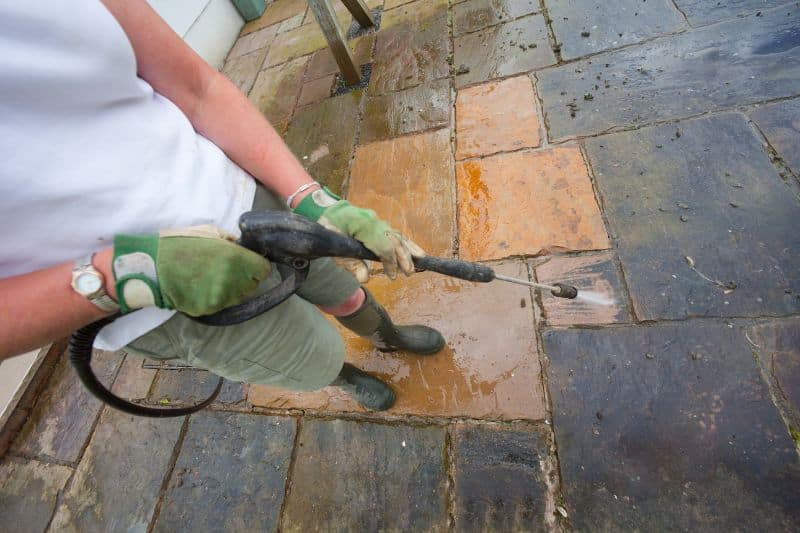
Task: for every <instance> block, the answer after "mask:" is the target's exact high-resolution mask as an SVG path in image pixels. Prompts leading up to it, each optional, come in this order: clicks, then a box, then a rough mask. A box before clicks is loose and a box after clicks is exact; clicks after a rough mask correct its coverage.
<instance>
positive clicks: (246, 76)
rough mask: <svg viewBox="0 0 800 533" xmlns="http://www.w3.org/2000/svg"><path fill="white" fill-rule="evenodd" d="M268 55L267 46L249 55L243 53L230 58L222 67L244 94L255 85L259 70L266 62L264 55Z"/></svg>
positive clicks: (224, 72) (223, 71)
mask: <svg viewBox="0 0 800 533" xmlns="http://www.w3.org/2000/svg"><path fill="white" fill-rule="evenodd" d="M266 55H267V50H266V48H263V49H261V50H256V51H255V52H251V53H249V54H247V55H243V56H240V57H237V58H234V59H229V60H227V61H226V62H225V66H224V67H223V68H222V71H221V72H222V73H223V74H225V76H227V77H228V79H229V80H231V82H233V84H234V85H236V86H237V87H238V88H239V90H240V91H242V92H243V93H244V94H247V93H249V92H250V89H251V88H252V87H253V82H254V81H255V80H256V76H258V71H259V70H260V69H261V64H262V63H264V57H266Z"/></svg>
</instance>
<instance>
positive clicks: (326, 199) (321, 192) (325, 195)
mask: <svg viewBox="0 0 800 533" xmlns="http://www.w3.org/2000/svg"><path fill="white" fill-rule="evenodd" d="M342 201H343V200H342V199H341V198H339V197H338V196H336V195H335V194H333V193H332V192H331V190H330V189H328V188H327V187H322V188H321V189H317V190H316V191H314V192H312V193H311V194H308V195H306V196H305V197H304V198H303V199H302V200H300V203H299V204H297V207H295V208H294V210H293V212H294V213H295V214H297V215H300V216H303V217H306V218H307V219H309V220H312V221H314V222H316V221H318V220H319V219H320V217H322V213H324V212H325V210H326V209H328V208H329V207H331V206H332V205H334V204H336V203H337V202H342Z"/></svg>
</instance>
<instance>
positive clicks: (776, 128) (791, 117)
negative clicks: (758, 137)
mask: <svg viewBox="0 0 800 533" xmlns="http://www.w3.org/2000/svg"><path fill="white" fill-rule="evenodd" d="M749 115H750V118H751V119H753V122H755V123H756V125H757V126H758V129H760V130H761V131H762V132H763V133H764V136H765V137H766V138H767V140H768V141H769V143H770V144H771V145H772V147H773V148H775V150H776V151H777V152H778V155H779V156H780V157H782V158H783V160H784V162H785V163H786V164H787V165H788V166H789V168H790V169H791V170H792V171H793V172H794V173H795V175H800V151H799V150H797V147H798V146H800V99H795V100H786V101H784V102H776V103H774V104H767V105H765V106H761V107H758V108H756V109H755V110H753V111H751V112H750V113H749Z"/></svg>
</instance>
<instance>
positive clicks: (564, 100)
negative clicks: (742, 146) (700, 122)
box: [535, 5, 800, 140]
mask: <svg viewBox="0 0 800 533" xmlns="http://www.w3.org/2000/svg"><path fill="white" fill-rule="evenodd" d="M798 27H800V8H798V7H796V6H794V5H793V6H792V7H791V8H790V7H786V8H780V9H776V10H771V11H765V12H764V15H763V16H761V17H754V16H751V17H747V18H741V19H735V20H731V21H728V22H724V23H721V24H715V25H714V26H709V27H706V28H701V29H697V30H692V31H689V32H686V33H683V34H680V35H674V36H668V37H662V38H660V39H656V40H653V41H650V42H648V43H645V44H642V45H640V46H634V47H629V48H625V49H622V50H617V51H611V52H606V53H603V54H599V55H596V56H593V57H592V58H588V59H584V60H580V61H577V62H574V63H570V64H568V65H563V66H560V67H554V68H552V69H545V70H542V71H540V72H537V73H536V74H535V76H536V79H537V80H538V83H537V89H538V90H539V95H540V97H541V99H542V103H543V106H544V112H545V118H546V121H547V126H548V131H549V136H550V138H551V139H553V140H560V139H565V138H571V137H575V136H584V135H594V134H598V133H602V132H605V131H608V130H611V129H613V128H616V127H622V126H624V127H629V126H639V125H642V124H647V123H649V122H653V121H656V120H665V119H672V118H681V117H687V116H691V115H696V114H699V113H705V112H709V111H715V110H720V109H726V108H731V107H734V106H738V105H744V104H750V103H754V102H759V101H765V100H770V99H773V98H780V97H784V96H792V95H795V94H800V53H797V52H798V48H797V47H798V46H800V30H798ZM587 95H588V96H587ZM584 98H591V99H590V100H585V99H584ZM573 114H574V116H571V115H573Z"/></svg>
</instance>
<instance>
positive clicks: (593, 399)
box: [544, 321, 800, 531]
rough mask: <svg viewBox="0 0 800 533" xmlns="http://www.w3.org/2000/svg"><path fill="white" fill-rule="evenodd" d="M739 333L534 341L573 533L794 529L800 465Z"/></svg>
mask: <svg viewBox="0 0 800 533" xmlns="http://www.w3.org/2000/svg"><path fill="white" fill-rule="evenodd" d="M744 333H745V331H744V327H742V326H739V325H730V326H729V325H727V324H724V323H712V322H710V321H690V322H684V323H682V324H674V325H660V326H653V327H631V326H625V327H619V328H610V329H608V328H607V329H595V330H574V329H573V330H551V331H548V332H546V333H545V335H544V345H545V350H546V352H547V354H548V356H549V358H550V372H549V376H550V389H551V391H552V394H551V397H552V401H553V427H554V428H555V432H556V442H557V443H558V455H559V461H560V465H561V474H562V487H563V489H564V495H565V498H566V507H567V512H568V513H569V516H570V521H571V522H572V524H573V526H574V527H575V529H576V530H578V531H634V530H638V531H732V530H736V531H793V530H794V531H796V530H797V529H798V528H800V492H798V490H797V487H798V486H800V485H798V484H800V463H798V457H797V454H796V452H795V449H794V445H793V443H792V440H791V438H790V437H789V433H788V431H787V430H786V427H785V426H784V424H783V422H782V420H781V419H780V417H779V416H778V412H777V410H776V408H775V406H774V405H773V404H772V401H771V398H770V394H769V391H768V389H767V387H766V385H765V383H764V382H763V381H762V379H761V375H760V372H759V370H758V367H757V364H756V362H755V361H754V360H753V357H752V355H751V353H750V350H751V346H750V344H749V343H748V341H747V340H746V337H745V334H744ZM648 354H649V355H648Z"/></svg>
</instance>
